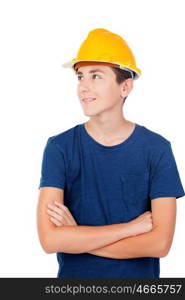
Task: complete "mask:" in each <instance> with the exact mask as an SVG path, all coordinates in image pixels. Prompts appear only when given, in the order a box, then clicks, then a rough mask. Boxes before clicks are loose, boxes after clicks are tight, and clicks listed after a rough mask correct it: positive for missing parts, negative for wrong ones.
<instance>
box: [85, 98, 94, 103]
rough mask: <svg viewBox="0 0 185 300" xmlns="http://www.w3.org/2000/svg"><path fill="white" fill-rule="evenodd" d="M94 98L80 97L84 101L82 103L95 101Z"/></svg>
mask: <svg viewBox="0 0 185 300" xmlns="http://www.w3.org/2000/svg"><path fill="white" fill-rule="evenodd" d="M95 100H96V98H92V97H91V98H84V99H82V101H83V102H84V103H91V102H93V101H95Z"/></svg>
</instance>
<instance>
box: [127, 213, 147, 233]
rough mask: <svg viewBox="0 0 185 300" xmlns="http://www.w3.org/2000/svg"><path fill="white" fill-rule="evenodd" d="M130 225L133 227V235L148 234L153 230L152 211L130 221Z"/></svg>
mask: <svg viewBox="0 0 185 300" xmlns="http://www.w3.org/2000/svg"><path fill="white" fill-rule="evenodd" d="M129 224H130V225H131V227H130V229H131V235H137V234H141V233H145V232H148V231H150V230H152V227H153V225H152V213H151V212H150V211H146V212H145V213H143V214H141V215H140V216H139V217H137V218H135V219H134V220H132V221H130V222H129Z"/></svg>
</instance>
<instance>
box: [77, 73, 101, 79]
mask: <svg viewBox="0 0 185 300" xmlns="http://www.w3.org/2000/svg"><path fill="white" fill-rule="evenodd" d="M95 76H98V77H99V78H101V77H100V75H98V74H93V76H92V77H93V78H95ZM82 77H83V76H81V75H78V76H77V79H78V80H81V78H82Z"/></svg>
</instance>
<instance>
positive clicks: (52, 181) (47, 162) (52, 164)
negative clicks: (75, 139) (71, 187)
mask: <svg viewBox="0 0 185 300" xmlns="http://www.w3.org/2000/svg"><path fill="white" fill-rule="evenodd" d="M65 185H66V171H65V160H64V153H63V150H62V149H61V148H60V146H59V145H58V144H56V143H55V142H54V141H53V140H52V137H49V138H48V140H47V143H46V145H45V148H44V151H43V157H42V164H41V177H40V183H39V187H38V188H40V187H44V186H50V187H58V188H61V189H64V188H65Z"/></svg>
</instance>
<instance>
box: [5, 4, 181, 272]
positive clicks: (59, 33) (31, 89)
mask: <svg viewBox="0 0 185 300" xmlns="http://www.w3.org/2000/svg"><path fill="white" fill-rule="evenodd" d="M95 28H105V29H108V30H110V31H112V32H115V33H117V34H119V35H121V36H122V37H123V38H124V39H125V40H126V41H127V43H128V45H129V46H130V47H131V49H132V51H133V53H134V55H135V58H136V63H137V65H138V67H139V68H140V69H141V70H142V75H141V77H140V78H139V79H138V80H137V81H135V83H134V89H133V90H132V92H131V93H130V95H129V96H128V98H127V100H126V103H125V105H124V108H123V109H124V116H125V117H126V118H127V119H128V120H131V121H132V122H137V123H139V124H141V125H144V126H145V127H147V128H148V129H150V130H153V131H155V132H157V133H159V134H161V135H163V136H164V137H165V138H167V139H168V140H170V141H171V144H172V148H173V151H174V155H175V158H176V162H177V166H178V170H179V173H180V177H181V180H182V184H183V186H185V138H184V128H185V121H184V111H185V105H184V102H185V92H184V82H185V75H184V70H185V59H184V53H185V40H184V28H185V21H184V1H183V0H182V1H180V0H178V1H169V0H168V1H165V0H163V1H159V0H158V1H156V0H155V1H154V0H153V1H148V0H140V1H137V0H136V1H134V0H129V1H128V0H127V1H124V0H121V1H118V0H117V1H116V0H115V1H103V0H101V1H100V0H98V1H97V0H93V1H86V0H85V1H82V0H78V1H71V0H68V1H62V0H61V1H59V0H50V1H49V0H43V1H42V0H36V1H35V0H32V1H25V0H24V1H20V0H17V1H8V0H6V1H1V2H0V44H1V46H0V86H1V88H0V99H1V109H0V122H1V124H0V128H1V155H0V159H1V161H0V170H1V196H0V197H1V210H0V228H1V234H0V277H56V276H57V271H58V264H57V259H56V256H55V254H46V253H45V252H44V251H43V249H42V248H41V246H40V243H39V240H38V235H37V228H36V206H37V199H38V193H39V190H38V185H39V180H40V168H41V159H42V153H43V148H44V146H45V143H46V140H47V138H48V137H49V136H52V135H55V134H58V133H60V132H62V131H65V130H67V129H69V128H71V127H73V126H75V125H76V124H79V123H82V122H85V121H87V120H88V117H86V116H84V114H83V111H82V108H81V106H80V103H79V100H78V97H77V94H76V85H77V79H76V78H75V76H74V74H73V71H72V70H71V69H65V68H63V67H62V66H61V65H62V64H63V63H64V62H66V61H68V60H71V59H73V58H74V57H75V56H76V53H77V51H78V48H79V46H80V44H81V43H82V42H83V40H84V39H85V38H86V37H87V35H88V32H89V31H90V30H93V29H95ZM177 203H178V215H177V223H176V231H175V236H174V240H173V245H172V247H171V250H170V252H169V254H168V255H167V256H166V257H164V258H162V259H161V274H160V276H161V277H184V275H185V274H184V270H185V255H184V253H185V237H184V225H185V221H184V219H185V218H184V211H185V198H179V199H178V200H177Z"/></svg>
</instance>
